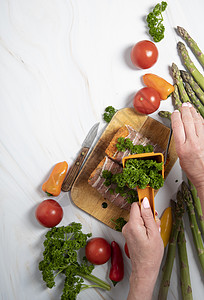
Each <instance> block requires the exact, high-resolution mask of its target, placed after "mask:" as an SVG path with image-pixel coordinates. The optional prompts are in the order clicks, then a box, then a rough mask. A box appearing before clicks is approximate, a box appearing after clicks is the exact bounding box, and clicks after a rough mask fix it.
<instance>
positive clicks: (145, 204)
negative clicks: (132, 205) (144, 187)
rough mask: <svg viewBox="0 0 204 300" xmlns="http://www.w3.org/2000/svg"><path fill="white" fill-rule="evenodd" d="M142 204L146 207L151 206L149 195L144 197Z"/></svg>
mask: <svg viewBox="0 0 204 300" xmlns="http://www.w3.org/2000/svg"><path fill="white" fill-rule="evenodd" d="M142 204H143V207H144V208H150V205H149V200H148V199H147V197H144V199H143V201H142Z"/></svg>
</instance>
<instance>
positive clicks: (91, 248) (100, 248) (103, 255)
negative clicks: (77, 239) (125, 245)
mask: <svg viewBox="0 0 204 300" xmlns="http://www.w3.org/2000/svg"><path fill="white" fill-rule="evenodd" d="M85 254H86V258H87V259H88V261H90V262H91V263H92V264H94V265H102V264H105V263H106V262H107V261H108V260H109V259H110V257H111V246H110V244H109V243H108V242H107V241H106V240H105V239H104V238H100V237H96V238H93V239H91V240H89V241H88V242H87V244H86V247H85Z"/></svg>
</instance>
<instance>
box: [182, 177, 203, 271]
mask: <svg viewBox="0 0 204 300" xmlns="http://www.w3.org/2000/svg"><path fill="white" fill-rule="evenodd" d="M181 189H182V195H183V198H184V201H185V203H186V205H187V211H188V217H189V221H190V225H191V231H192V234H193V239H194V244H195V247H196V250H197V254H198V258H199V261H200V265H201V268H202V271H203V273H204V246H203V241H202V237H201V232H200V230H199V227H198V223H197V220H196V215H195V210H194V205H193V198H192V195H191V192H190V190H189V188H188V186H187V184H186V183H185V181H183V182H182V185H181Z"/></svg>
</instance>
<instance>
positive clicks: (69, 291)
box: [39, 222, 110, 300]
mask: <svg viewBox="0 0 204 300" xmlns="http://www.w3.org/2000/svg"><path fill="white" fill-rule="evenodd" d="M81 228H82V225H81V224H80V223H75V222H73V223H71V224H70V225H69V226H61V227H53V228H52V229H50V230H49V231H48V232H47V233H46V235H45V237H46V239H45V241H44V248H45V250H44V252H43V260H42V261H41V262H40V263H39V270H40V271H42V276H43V280H44V281H45V283H46V285H47V287H48V288H52V287H54V286H55V278H56V277H57V276H58V275H59V274H61V276H62V278H63V277H64V288H63V294H62V296H61V300H65V299H66V300H67V299H69V300H75V299H76V297H77V295H78V294H79V293H80V292H81V291H82V290H84V289H87V288H91V287H99V288H102V289H105V290H110V285H108V284H107V283H106V282H104V281H102V280H101V279H99V278H97V277H95V276H93V275H92V274H91V273H92V271H93V269H94V266H93V265H91V264H89V263H88V261H87V259H86V258H84V259H83V261H82V262H81V263H79V262H78V251H79V250H80V249H81V248H84V247H85V246H86V242H87V238H88V237H91V233H88V234H84V233H83V232H82V231H81ZM83 278H86V279H88V280H90V281H92V282H94V283H95V284H94V285H93V284H92V285H87V284H84V280H83Z"/></svg>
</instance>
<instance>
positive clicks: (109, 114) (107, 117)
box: [103, 106, 118, 123]
mask: <svg viewBox="0 0 204 300" xmlns="http://www.w3.org/2000/svg"><path fill="white" fill-rule="evenodd" d="M117 111H118V110H117V109H116V108H114V107H113V106H107V107H106V108H105V112H104V114H103V119H104V121H105V122H107V123H109V122H110V121H111V119H112V117H113V116H114V114H115V113H116V112H117Z"/></svg>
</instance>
